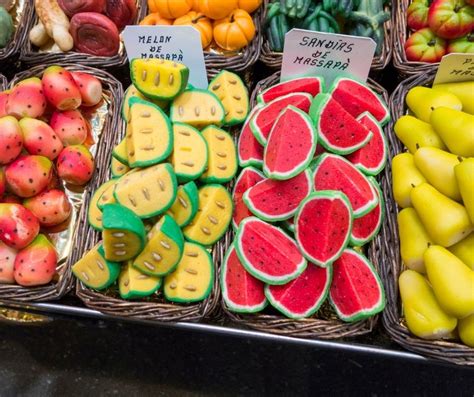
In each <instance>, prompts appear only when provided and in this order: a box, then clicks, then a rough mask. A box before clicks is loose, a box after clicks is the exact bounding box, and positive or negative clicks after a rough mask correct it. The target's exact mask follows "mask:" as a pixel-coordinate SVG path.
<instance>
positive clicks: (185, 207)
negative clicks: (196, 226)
mask: <svg viewBox="0 0 474 397" xmlns="http://www.w3.org/2000/svg"><path fill="white" fill-rule="evenodd" d="M198 208H199V196H198V189H197V186H196V184H195V183H194V182H193V181H191V182H188V183H186V184H185V185H182V186H179V187H178V192H177V193H176V200H175V201H174V203H173V205H172V206H171V208H170V209H169V210H168V212H167V214H169V215H171V216H172V217H173V219H174V220H175V221H176V223H177V224H178V226H179V227H185V226H187V225H188V224H189V222H191V221H192V219H193V218H194V217H195V216H196V213H197V210H198Z"/></svg>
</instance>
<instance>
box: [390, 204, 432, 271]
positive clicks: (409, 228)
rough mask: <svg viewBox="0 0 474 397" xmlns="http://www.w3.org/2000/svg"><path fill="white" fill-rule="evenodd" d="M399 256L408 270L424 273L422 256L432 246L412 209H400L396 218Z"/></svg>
mask: <svg viewBox="0 0 474 397" xmlns="http://www.w3.org/2000/svg"><path fill="white" fill-rule="evenodd" d="M397 220H398V232H399V235H400V255H401V256H402V260H403V263H404V264H405V266H406V267H407V268H408V269H411V270H415V271H417V272H419V273H426V270H425V263H424V260H423V254H424V253H425V251H426V250H427V248H428V247H429V246H430V245H431V244H434V242H433V240H431V239H430V236H429V235H428V233H427V232H426V230H425V228H424V227H423V224H422V223H421V221H420V218H419V217H418V214H417V213H416V211H415V210H414V209H413V208H404V209H402V210H401V211H400V212H399V213H398V216H397Z"/></svg>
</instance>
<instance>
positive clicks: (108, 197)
mask: <svg viewBox="0 0 474 397" xmlns="http://www.w3.org/2000/svg"><path fill="white" fill-rule="evenodd" d="M113 182H114V183H111V184H110V185H109V186H108V187H107V188H106V189H105V190H104V192H103V193H102V195H101V196H100V197H99V200H98V201H97V207H99V208H100V209H102V208H104V205H106V204H115V203H116V202H117V201H116V200H115V198H114V189H115V182H117V181H116V180H113Z"/></svg>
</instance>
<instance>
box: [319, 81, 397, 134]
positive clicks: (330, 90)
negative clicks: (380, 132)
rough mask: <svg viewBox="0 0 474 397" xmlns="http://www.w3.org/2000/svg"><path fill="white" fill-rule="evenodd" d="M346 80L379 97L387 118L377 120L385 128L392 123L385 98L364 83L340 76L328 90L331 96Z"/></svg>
mask: <svg viewBox="0 0 474 397" xmlns="http://www.w3.org/2000/svg"><path fill="white" fill-rule="evenodd" d="M344 80H349V81H351V82H353V83H355V84H358V85H360V86H362V87H363V88H366V89H368V90H370V91H371V92H372V93H373V94H374V95H375V96H376V97H377V99H378V102H379V103H380V106H382V107H383V109H384V110H385V117H384V118H383V119H382V120H380V121H378V120H377V122H378V123H380V125H381V126H384V125H385V124H387V123H388V122H389V121H390V118H391V117H390V110H389V109H388V106H387V104H386V103H385V101H384V100H383V98H382V97H381V96H380V95H379V94H377V93H376V92H374V90H372V89H371V88H369V87H368V86H367V84H365V83H363V82H362V81H359V80H357V79H354V78H349V77H345V76H339V77H337V78H336V79H335V80H334V81H333V83H332V84H331V87H329V90H328V92H329V94H332V93H333V92H334V91H335V90H336V88H337V86H338V85H339V83H341V82H342V81H344ZM374 118H375V117H374Z"/></svg>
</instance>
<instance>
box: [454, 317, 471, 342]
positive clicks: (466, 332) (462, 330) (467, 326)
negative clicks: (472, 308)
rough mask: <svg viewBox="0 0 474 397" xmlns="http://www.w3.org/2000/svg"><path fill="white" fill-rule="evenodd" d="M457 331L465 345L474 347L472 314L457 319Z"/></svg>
mask: <svg viewBox="0 0 474 397" xmlns="http://www.w3.org/2000/svg"><path fill="white" fill-rule="evenodd" d="M458 332H459V338H461V341H462V342H463V343H464V344H465V345H467V346H469V347H474V314H471V315H470V316H468V317H466V318H463V319H462V320H459V324H458Z"/></svg>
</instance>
